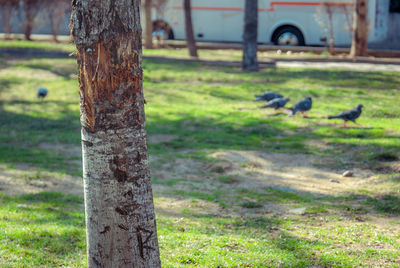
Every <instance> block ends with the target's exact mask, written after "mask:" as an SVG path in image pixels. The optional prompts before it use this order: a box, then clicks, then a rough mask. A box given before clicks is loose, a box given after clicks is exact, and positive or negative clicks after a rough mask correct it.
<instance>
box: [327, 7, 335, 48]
mask: <svg viewBox="0 0 400 268" xmlns="http://www.w3.org/2000/svg"><path fill="white" fill-rule="evenodd" d="M326 10H327V13H328V20H329V54H331V55H334V54H335V32H334V29H333V7H331V6H330V5H329V4H328V5H327V6H326Z"/></svg>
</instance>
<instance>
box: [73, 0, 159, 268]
mask: <svg viewBox="0 0 400 268" xmlns="http://www.w3.org/2000/svg"><path fill="white" fill-rule="evenodd" d="M72 5H73V12H72V16H71V34H72V36H73V38H74V42H75V44H76V46H77V49H78V53H77V61H78V67H79V85H80V98H81V124H82V154H83V180H84V193H85V212H86V230H87V253H88V265H89V267H160V266H161V264H160V257H159V249H158V241H157V232H156V222H155V215H154V207H153V196H152V189H151V182H150V174H149V159H148V153H147V145H146V130H145V115H144V102H145V100H144V96H143V88H142V77H143V73H142V72H143V71H142V39H141V38H142V36H141V31H142V30H141V26H140V18H139V5H140V2H139V0H73V1H72Z"/></svg>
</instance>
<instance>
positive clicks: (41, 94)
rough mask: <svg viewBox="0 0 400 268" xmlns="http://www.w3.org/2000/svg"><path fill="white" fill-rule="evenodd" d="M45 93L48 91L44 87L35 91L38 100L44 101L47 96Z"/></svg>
mask: <svg viewBox="0 0 400 268" xmlns="http://www.w3.org/2000/svg"><path fill="white" fill-rule="evenodd" d="M47 93H48V91H47V89H46V88H44V87H40V88H38V90H37V96H38V98H39V99H44V98H45V97H46V96H47Z"/></svg>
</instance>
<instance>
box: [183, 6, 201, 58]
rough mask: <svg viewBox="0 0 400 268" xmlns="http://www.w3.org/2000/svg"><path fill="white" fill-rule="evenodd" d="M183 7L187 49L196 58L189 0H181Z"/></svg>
mask: <svg viewBox="0 0 400 268" xmlns="http://www.w3.org/2000/svg"><path fill="white" fill-rule="evenodd" d="M183 9H184V11H185V29H186V42H187V46H188V49H189V55H190V56H191V57H195V58H198V54H197V47H196V40H195V39H194V32H193V22H192V7H191V3H190V0H183Z"/></svg>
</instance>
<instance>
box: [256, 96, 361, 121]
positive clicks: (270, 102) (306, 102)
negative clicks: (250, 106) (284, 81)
mask: <svg viewBox="0 0 400 268" xmlns="http://www.w3.org/2000/svg"><path fill="white" fill-rule="evenodd" d="M254 101H266V102H267V103H266V104H265V105H263V106H261V108H274V109H275V110H278V109H280V108H283V107H285V105H286V104H287V103H288V102H289V101H290V99H289V98H284V97H283V96H282V95H281V94H278V93H275V92H272V91H265V92H264V93H262V94H260V95H256V99H255V100H254ZM311 108H312V99H311V97H306V98H304V99H302V100H300V101H298V102H296V103H295V104H294V105H293V106H292V107H291V108H289V110H290V111H291V114H290V115H295V114H296V113H297V112H300V113H302V114H303V116H305V112H307V111H309V110H311ZM362 108H363V105H362V104H359V105H358V106H357V107H355V108H353V109H351V110H347V111H344V112H341V113H339V114H337V115H332V116H328V119H342V120H343V121H344V125H346V122H347V121H352V122H353V123H355V122H356V119H357V118H358V117H359V116H360V115H361V112H362Z"/></svg>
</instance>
